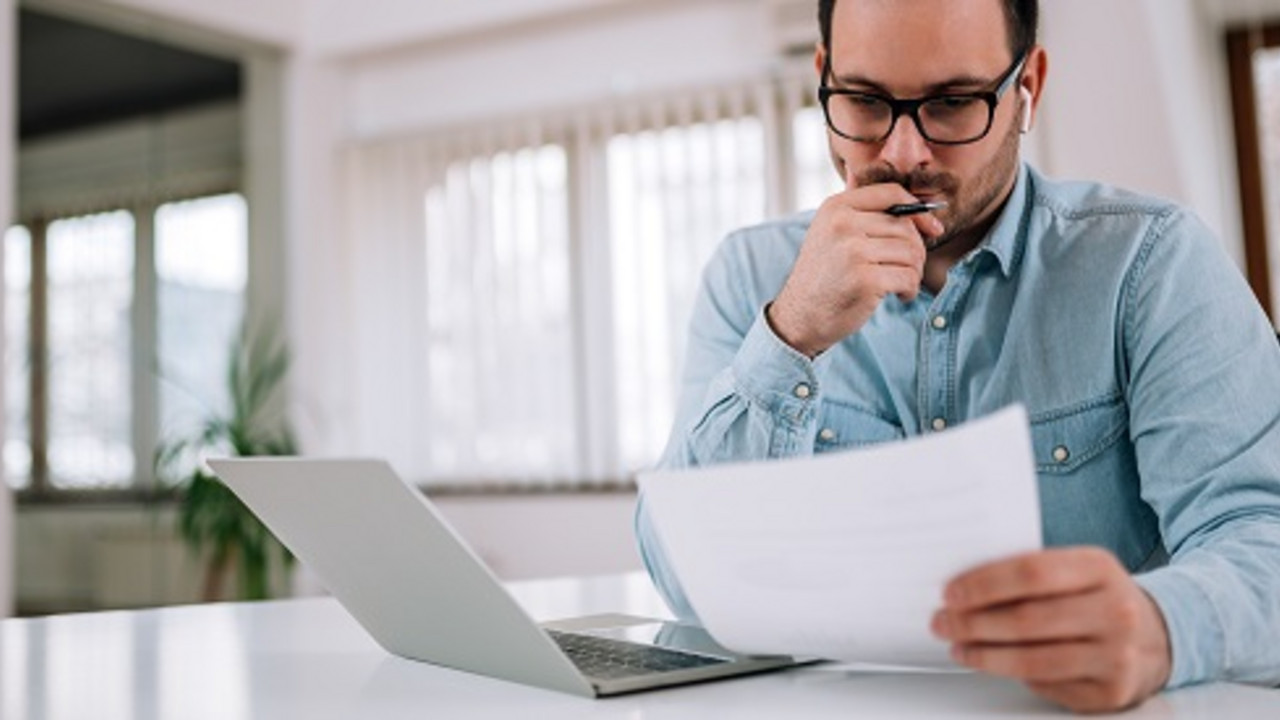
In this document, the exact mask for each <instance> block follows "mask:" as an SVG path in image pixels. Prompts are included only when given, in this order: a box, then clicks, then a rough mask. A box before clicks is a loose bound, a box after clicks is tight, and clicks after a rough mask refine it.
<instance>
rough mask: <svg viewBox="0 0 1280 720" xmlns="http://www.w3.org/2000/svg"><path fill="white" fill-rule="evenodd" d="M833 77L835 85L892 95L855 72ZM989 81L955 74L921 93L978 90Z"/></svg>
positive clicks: (988, 83)
mask: <svg viewBox="0 0 1280 720" xmlns="http://www.w3.org/2000/svg"><path fill="white" fill-rule="evenodd" d="M834 77H835V81H836V86H837V87H844V88H858V89H860V90H869V91H871V92H875V93H877V94H880V95H892V93H890V92H889V91H888V90H887V89H886V88H885V87H884V85H881V84H880V83H878V82H876V81H875V80H872V79H871V78H867V77H863V76H861V75H858V74H855V73H850V74H846V75H836V76H834ZM991 82H992V80H991V78H986V77H974V76H972V75H957V76H955V77H952V78H948V79H946V80H944V81H942V82H938V83H933V84H932V85H926V86H925V88H924V93H923V94H924V95H937V94H938V93H946V92H959V91H971V90H979V89H982V88H985V87H987V86H988V85H990V84H991Z"/></svg>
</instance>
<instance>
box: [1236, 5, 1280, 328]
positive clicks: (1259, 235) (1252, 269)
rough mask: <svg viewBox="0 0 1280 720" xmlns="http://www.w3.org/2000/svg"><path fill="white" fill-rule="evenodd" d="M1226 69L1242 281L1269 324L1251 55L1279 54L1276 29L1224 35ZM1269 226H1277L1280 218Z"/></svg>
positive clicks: (1274, 316) (1279, 29) (1261, 179)
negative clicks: (1242, 258) (1275, 51)
mask: <svg viewBox="0 0 1280 720" xmlns="http://www.w3.org/2000/svg"><path fill="white" fill-rule="evenodd" d="M1226 43H1227V68H1228V73H1229V75H1230V80H1231V114H1232V117H1233V118H1234V121H1235V135H1236V168H1237V172H1238V174H1239V181H1240V213H1241V220H1242V229H1243V231H1244V256H1245V275H1246V276H1247V277H1248V280H1249V285H1250V287H1252V288H1253V292H1254V294H1255V295H1257V297H1258V302H1259V303H1261V304H1262V307H1263V309H1264V310H1266V311H1267V314H1268V315H1269V316H1271V317H1272V320H1273V321H1280V317H1277V315H1280V313H1273V307H1274V306H1273V305H1272V304H1271V302H1272V297H1271V265H1270V260H1269V258H1268V253H1267V206H1266V195H1267V194H1266V184H1265V178H1264V177H1263V167H1262V136H1261V135H1260V134H1259V128H1258V98H1257V92H1256V91H1255V87H1256V86H1255V84H1254V82H1255V79H1254V73H1253V59H1254V57H1253V56H1254V53H1255V52H1257V51H1258V50H1263V49H1267V48H1280V24H1270V25H1266V26H1263V27H1247V28H1231V29H1228V30H1227V37H1226ZM1271 220H1272V222H1280V213H1277V214H1276V217H1273V218H1272V219H1271Z"/></svg>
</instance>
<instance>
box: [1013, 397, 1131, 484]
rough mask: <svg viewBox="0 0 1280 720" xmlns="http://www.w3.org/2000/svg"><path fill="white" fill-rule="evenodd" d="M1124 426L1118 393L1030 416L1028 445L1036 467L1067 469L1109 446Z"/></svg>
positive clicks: (1045, 470) (1047, 470) (1124, 414)
mask: <svg viewBox="0 0 1280 720" xmlns="http://www.w3.org/2000/svg"><path fill="white" fill-rule="evenodd" d="M1127 427H1128V412H1127V410H1126V408H1125V404H1124V400H1123V398H1122V397H1120V396H1119V395H1113V396H1108V397H1104V398H1100V399H1098V400H1093V401H1089V402H1085V403H1081V404H1078V405H1074V406H1071V407H1068V408H1066V409H1063V410H1053V411H1049V412H1046V413H1039V414H1037V415H1034V416H1032V417H1031V446H1032V450H1033V452H1034V453H1035V458H1036V470H1037V471H1038V472H1041V473H1069V472H1071V471H1072V470H1075V469H1076V468H1078V467H1080V466H1081V465H1083V464H1084V463H1086V462H1088V461H1089V460H1091V459H1093V458H1095V457H1097V456H1098V455H1099V454H1101V453H1102V452H1103V451H1104V450H1106V449H1107V448H1109V447H1111V445H1113V444H1114V443H1115V442H1116V441H1117V440H1119V439H1120V437H1121V436H1123V435H1124V433H1125V430H1126V428H1127Z"/></svg>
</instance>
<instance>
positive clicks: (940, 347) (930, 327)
mask: <svg viewBox="0 0 1280 720" xmlns="http://www.w3.org/2000/svg"><path fill="white" fill-rule="evenodd" d="M976 259H977V256H976V255H974V256H970V257H967V258H966V259H964V260H962V261H961V262H959V263H957V264H956V265H955V266H954V267H952V268H951V270H950V271H948V273H947V284H946V285H945V286H943V288H942V292H940V293H939V294H938V295H937V296H936V297H934V298H933V300H932V301H931V302H930V303H929V310H928V313H927V314H926V315H925V316H924V318H923V326H922V327H921V329H920V343H919V346H918V353H919V358H918V360H919V361H918V362H917V364H916V367H918V368H919V376H918V377H917V378H916V387H917V389H918V395H917V402H918V404H919V406H918V409H917V411H918V413H919V417H920V421H921V425H922V427H921V431H922V432H926V433H927V432H942V431H943V430H946V429H947V428H948V427H951V426H952V425H953V424H955V423H956V422H958V421H959V418H957V417H955V396H956V392H955V382H956V361H955V352H956V342H955V333H956V331H957V329H958V327H959V325H960V322H959V320H960V319H959V317H957V315H956V313H957V312H958V308H960V307H962V306H963V304H964V303H963V300H964V298H965V295H966V294H967V293H968V292H969V288H970V286H971V285H972V282H973V271H974V266H975V265H976V262H975V261H976Z"/></svg>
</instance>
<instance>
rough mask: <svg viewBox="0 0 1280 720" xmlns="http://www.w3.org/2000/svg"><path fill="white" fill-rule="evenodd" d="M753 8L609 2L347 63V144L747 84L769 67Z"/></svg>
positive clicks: (762, 28)
mask: <svg viewBox="0 0 1280 720" xmlns="http://www.w3.org/2000/svg"><path fill="white" fill-rule="evenodd" d="M766 17H767V15H766V13H765V12H764V11H763V9H762V6H761V5H760V4H758V3H752V2H742V0H699V1H697V2H683V3H655V4H652V5H649V4H643V5H642V4H636V5H618V6H617V7H614V8H611V9H609V10H608V11H607V12H606V11H603V10H602V11H597V12H594V13H591V14H589V15H586V16H582V17H578V18H566V19H564V20H562V21H560V22H556V23H554V24H545V25H533V26H524V25H522V26H516V27H513V28H510V29H505V30H494V31H491V32H490V33H488V34H486V35H485V36H483V37H481V38H473V39H470V40H469V41H467V42H460V43H438V44H434V45H427V46H423V47H418V48H401V49H397V50H395V51H392V52H388V53H384V54H367V55H364V56H362V57H360V58H357V59H354V60H353V61H351V62H350V64H349V68H350V95H349V102H348V104H347V106H346V112H347V118H348V120H347V126H348V130H349V133H350V135H351V137H353V138H356V139H362V138H370V137H377V136H380V135H386V134H394V133H398V132H407V131H411V130H420V129H422V128H424V127H432V126H439V125H447V124H459V123H463V122H467V121H470V120H475V119H490V118H497V117H505V116H511V115H515V114H518V113H525V112H534V111H538V110H543V109H547V108H566V107H573V106H575V105H579V104H583V103H589V102H595V101H599V100H606V99H610V98H616V99H620V100H625V98H626V96H627V95H629V94H635V93H646V92H651V91H655V90H659V89H665V88H673V87H677V88H687V87H695V86H700V85H705V84H710V83H715V82H721V81H732V80H739V79H743V78H747V77H755V76H758V75H759V74H760V73H762V72H764V71H767V70H768V69H769V68H770V67H771V66H772V65H773V64H774V62H775V59H774V56H773V54H772V36H771V35H770V32H769V28H768V26H767V24H766V22H765V19H766Z"/></svg>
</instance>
